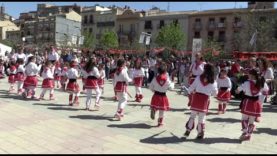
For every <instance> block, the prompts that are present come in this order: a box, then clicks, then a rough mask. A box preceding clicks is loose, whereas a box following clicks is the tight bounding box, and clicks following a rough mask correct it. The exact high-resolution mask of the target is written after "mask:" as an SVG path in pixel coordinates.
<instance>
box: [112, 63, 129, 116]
mask: <svg viewBox="0 0 277 156" xmlns="http://www.w3.org/2000/svg"><path fill="white" fill-rule="evenodd" d="M129 82H132V79H131V78H130V77H129V76H128V72H127V68H126V63H125V60H124V59H119V60H118V61H117V69H116V72H115V74H114V79H113V86H114V90H115V92H116V96H117V99H118V107H117V112H116V114H115V116H114V117H115V118H117V119H118V120H121V119H122V118H123V117H124V113H123V110H124V108H125V106H126V104H127V84H128V83H129Z"/></svg>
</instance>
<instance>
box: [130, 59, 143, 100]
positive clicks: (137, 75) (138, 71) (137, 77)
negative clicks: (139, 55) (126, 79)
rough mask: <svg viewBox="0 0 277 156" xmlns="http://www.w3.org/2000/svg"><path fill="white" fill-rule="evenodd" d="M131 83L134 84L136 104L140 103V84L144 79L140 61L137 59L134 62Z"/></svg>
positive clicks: (141, 96)
mask: <svg viewBox="0 0 277 156" xmlns="http://www.w3.org/2000/svg"><path fill="white" fill-rule="evenodd" d="M132 75H133V76H132V77H133V82H134V84H135V89H136V96H135V97H136V102H141V100H142V98H143V95H142V89H141V87H142V83H143V78H144V76H145V75H144V69H143V68H142V62H141V60H140V59H137V60H136V62H135V69H134V71H133V74H132Z"/></svg>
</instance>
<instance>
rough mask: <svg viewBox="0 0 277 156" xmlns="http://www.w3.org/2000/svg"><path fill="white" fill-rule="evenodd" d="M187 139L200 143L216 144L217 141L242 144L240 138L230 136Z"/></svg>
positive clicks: (187, 140)
mask: <svg viewBox="0 0 277 156" xmlns="http://www.w3.org/2000/svg"><path fill="white" fill-rule="evenodd" d="M185 141H186V142H194V143H199V144H216V143H229V144H241V141H240V140H239V139H230V138H204V139H185Z"/></svg>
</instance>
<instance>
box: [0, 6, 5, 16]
mask: <svg viewBox="0 0 277 156" xmlns="http://www.w3.org/2000/svg"><path fill="white" fill-rule="evenodd" d="M4 13H5V6H4V4H2V6H1V12H0V14H4Z"/></svg>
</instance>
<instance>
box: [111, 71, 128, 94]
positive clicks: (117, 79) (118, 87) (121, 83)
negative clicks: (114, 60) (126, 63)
mask: <svg viewBox="0 0 277 156" xmlns="http://www.w3.org/2000/svg"><path fill="white" fill-rule="evenodd" d="M131 81H132V79H131V78H130V77H129V75H128V72H127V68H123V67H121V68H117V69H116V72H115V74H114V79H113V85H114V91H115V92H126V91H127V84H128V82H131Z"/></svg>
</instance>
